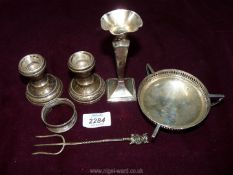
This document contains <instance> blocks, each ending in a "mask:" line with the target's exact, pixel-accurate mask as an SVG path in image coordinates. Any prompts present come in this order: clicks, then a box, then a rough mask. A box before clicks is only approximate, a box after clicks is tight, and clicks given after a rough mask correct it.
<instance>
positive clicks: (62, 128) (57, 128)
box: [41, 98, 77, 133]
mask: <svg viewBox="0 0 233 175" xmlns="http://www.w3.org/2000/svg"><path fill="white" fill-rule="evenodd" d="M59 105H68V106H69V107H71V108H72V110H73V114H72V116H71V117H70V119H69V120H68V121H66V122H65V123H62V124H59V125H53V124H49V123H48V122H47V117H48V113H49V112H50V111H51V110H52V108H53V107H55V106H59ZM41 119H42V121H43V122H44V124H45V125H46V127H47V128H48V130H49V131H51V132H54V133H63V132H66V131H68V130H70V129H71V128H72V127H73V126H74V124H75V123H76V121H77V111H76V109H75V105H74V103H73V102H72V101H70V100H69V99H67V98H55V99H54V100H52V101H50V102H48V103H46V104H45V105H44V107H43V108H42V111H41Z"/></svg>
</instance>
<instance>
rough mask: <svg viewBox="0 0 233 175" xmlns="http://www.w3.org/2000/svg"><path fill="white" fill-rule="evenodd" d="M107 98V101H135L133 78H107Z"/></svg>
mask: <svg viewBox="0 0 233 175" xmlns="http://www.w3.org/2000/svg"><path fill="white" fill-rule="evenodd" d="M107 85H108V88H107V99H108V101H109V102H119V101H135V99H137V97H136V90H135V82H134V79H133V78H124V79H123V80H119V79H117V78H111V79H108V80H107Z"/></svg>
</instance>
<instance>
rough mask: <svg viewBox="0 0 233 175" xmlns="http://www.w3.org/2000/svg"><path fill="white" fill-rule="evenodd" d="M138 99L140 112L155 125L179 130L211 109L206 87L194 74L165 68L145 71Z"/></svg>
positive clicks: (200, 118)
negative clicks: (146, 72)
mask: <svg viewBox="0 0 233 175" xmlns="http://www.w3.org/2000/svg"><path fill="white" fill-rule="evenodd" d="M138 102H139V105H140V108H141V110H142V112H143V113H144V114H145V115H146V116H147V117H148V118H149V119H150V120H151V121H152V122H154V123H155V124H157V127H156V129H155V131H154V133H153V135H152V137H155V136H156V134H157V132H158V130H159V127H164V128H167V129H173V130H181V129H186V128H190V127H193V126H195V125H197V124H199V123H200V122H201V121H203V120H204V119H205V117H206V116H207V114H208V112H209V110H210V98H209V94H208V91H207V89H206V87H205V86H204V85H203V84H202V83H201V81H200V80H198V79H197V78H196V77H194V76H193V75H191V74H189V73H187V72H184V71H181V70H177V69H165V70H161V71H158V72H154V73H152V74H150V75H148V76H147V77H146V78H144V80H143V81H142V82H141V83H140V86H139V89H138Z"/></svg>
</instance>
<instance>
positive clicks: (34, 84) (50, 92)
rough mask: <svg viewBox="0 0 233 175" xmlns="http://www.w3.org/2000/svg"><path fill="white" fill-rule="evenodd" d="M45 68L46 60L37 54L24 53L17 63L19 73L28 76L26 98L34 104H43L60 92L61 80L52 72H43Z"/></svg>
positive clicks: (57, 95)
mask: <svg viewBox="0 0 233 175" xmlns="http://www.w3.org/2000/svg"><path fill="white" fill-rule="evenodd" d="M45 68H46V61H45V59H44V57H42V56H41V55H39V54H30V55H26V56H25V57H23V58H22V59H21V60H20V62H19V65H18V69H19V73H20V74H21V75H23V76H24V77H28V78H30V81H29V83H28V84H27V89H26V98H27V99H28V101H30V102H31V103H33V104H35V105H40V106H43V105H44V104H45V103H47V102H49V101H50V100H53V99H54V98H57V97H60V96H61V94H62V88H63V86H62V82H61V80H60V79H59V78H57V77H55V76H54V75H52V74H47V73H45Z"/></svg>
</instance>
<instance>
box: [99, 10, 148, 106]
mask: <svg viewBox="0 0 233 175" xmlns="http://www.w3.org/2000/svg"><path fill="white" fill-rule="evenodd" d="M100 22H101V27H102V29H103V30H108V31H110V33H111V34H112V35H114V36H115V39H114V40H113V42H112V45H113V48H114V52H115V59H116V66H117V76H118V79H114V78H112V79H109V80H108V81H107V92H108V94H107V100H108V101H109V102H119V101H136V100H137V98H136V93H135V92H136V90H135V86H134V80H133V79H132V78H124V72H125V66H126V60H127V55H128V49H129V45H130V41H129V40H128V39H127V36H126V35H127V33H130V32H135V31H137V30H138V29H139V28H140V27H142V25H143V22H142V19H141V17H140V16H139V15H138V14H137V13H135V12H133V11H130V10H125V9H117V10H113V11H111V12H108V13H106V14H104V15H103V16H102V17H101V19H100ZM116 84H117V85H116Z"/></svg>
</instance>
